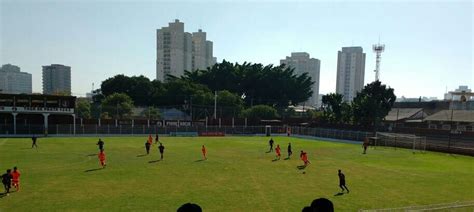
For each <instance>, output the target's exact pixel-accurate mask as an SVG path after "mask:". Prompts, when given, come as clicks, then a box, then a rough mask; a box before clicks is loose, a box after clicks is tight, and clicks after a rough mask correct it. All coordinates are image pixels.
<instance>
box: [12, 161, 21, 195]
mask: <svg viewBox="0 0 474 212" xmlns="http://www.w3.org/2000/svg"><path fill="white" fill-rule="evenodd" d="M11 175H12V186H13V187H15V188H16V191H19V190H20V171H18V168H17V167H16V166H15V167H13V172H12V173H11Z"/></svg>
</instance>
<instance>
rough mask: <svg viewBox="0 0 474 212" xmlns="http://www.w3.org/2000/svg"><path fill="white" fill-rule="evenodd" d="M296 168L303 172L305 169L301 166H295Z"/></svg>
mask: <svg viewBox="0 0 474 212" xmlns="http://www.w3.org/2000/svg"><path fill="white" fill-rule="evenodd" d="M296 168H297V169H299V170H303V169H305V168H306V166H305V165H301V166H296Z"/></svg>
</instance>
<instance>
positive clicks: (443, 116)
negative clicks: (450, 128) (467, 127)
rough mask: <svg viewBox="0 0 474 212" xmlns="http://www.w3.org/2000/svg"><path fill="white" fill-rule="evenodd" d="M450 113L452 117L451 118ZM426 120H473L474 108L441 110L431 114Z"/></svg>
mask: <svg viewBox="0 0 474 212" xmlns="http://www.w3.org/2000/svg"><path fill="white" fill-rule="evenodd" d="M451 114H452V118H451ZM425 120H426V121H454V122H474V110H442V111H439V112H437V113H435V114H433V115H431V116H428V117H427V118H426V119H425Z"/></svg>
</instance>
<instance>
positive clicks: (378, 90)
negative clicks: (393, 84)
mask: <svg viewBox="0 0 474 212" xmlns="http://www.w3.org/2000/svg"><path fill="white" fill-rule="evenodd" d="M396 98H397V97H396V96H395V94H394V91H393V89H392V88H390V87H389V88H387V87H386V86H385V85H383V84H382V83H381V82H380V81H378V80H377V81H375V82H372V83H370V84H367V85H366V86H365V87H364V89H362V91H361V92H359V93H357V96H356V98H354V100H353V103H352V107H353V112H354V121H355V122H356V123H358V124H360V125H362V126H365V127H373V128H374V130H376V128H377V126H378V123H380V121H381V120H382V119H383V118H384V117H385V116H387V114H388V112H389V111H390V110H391V108H392V106H393V104H394V103H395V100H396Z"/></svg>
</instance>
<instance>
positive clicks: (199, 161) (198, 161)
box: [194, 159, 205, 162]
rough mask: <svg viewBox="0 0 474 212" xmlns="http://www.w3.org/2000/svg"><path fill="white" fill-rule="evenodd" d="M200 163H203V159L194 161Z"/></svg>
mask: <svg viewBox="0 0 474 212" xmlns="http://www.w3.org/2000/svg"><path fill="white" fill-rule="evenodd" d="M202 161H205V160H204V159H199V160H195V161H194V162H202Z"/></svg>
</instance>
